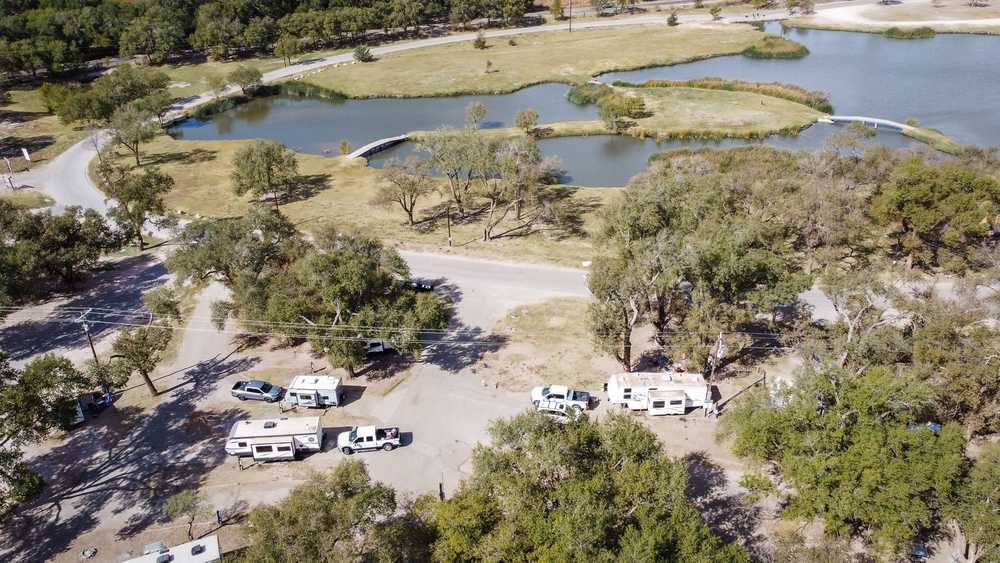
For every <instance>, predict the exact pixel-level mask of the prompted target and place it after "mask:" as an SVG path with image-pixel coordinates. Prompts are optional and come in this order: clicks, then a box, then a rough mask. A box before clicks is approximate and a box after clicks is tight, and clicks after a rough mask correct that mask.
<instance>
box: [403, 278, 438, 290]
mask: <svg viewBox="0 0 1000 563" xmlns="http://www.w3.org/2000/svg"><path fill="white" fill-rule="evenodd" d="M403 287H405V288H406V289H412V290H413V291H434V284H432V283H427V282H422V281H418V280H407V281H405V282H403Z"/></svg>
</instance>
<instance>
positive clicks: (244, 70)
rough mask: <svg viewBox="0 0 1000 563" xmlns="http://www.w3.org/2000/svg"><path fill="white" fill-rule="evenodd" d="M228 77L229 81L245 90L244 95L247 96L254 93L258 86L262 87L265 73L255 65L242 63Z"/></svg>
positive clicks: (241, 90) (242, 90)
mask: <svg viewBox="0 0 1000 563" xmlns="http://www.w3.org/2000/svg"><path fill="white" fill-rule="evenodd" d="M226 78H227V79H228V80H229V82H232V83H234V84H236V85H237V86H239V87H240V92H243V95H244V96H247V95H250V94H253V93H254V91H256V90H257V88H260V85H261V81H262V80H263V79H264V75H263V74H261V72H260V70H259V69H257V68H255V67H252V66H247V65H240V66H238V67H236V68H235V69H233V71H232V72H230V73H229V75H228V76H227V77H226Z"/></svg>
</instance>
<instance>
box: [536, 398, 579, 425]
mask: <svg viewBox="0 0 1000 563" xmlns="http://www.w3.org/2000/svg"><path fill="white" fill-rule="evenodd" d="M535 408H536V409H537V410H538V412H540V413H542V414H544V415H546V416H548V417H549V418H551V419H552V420H555V421H556V422H561V423H563V424H565V423H567V422H569V421H571V420H576V419H577V418H578V417H579V416H580V412H581V410H580V409H578V408H576V407H571V406H568V405H567V404H566V403H565V402H563V401H540V402H539V403H538V404H537V405H536V406H535Z"/></svg>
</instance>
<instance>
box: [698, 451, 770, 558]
mask: <svg viewBox="0 0 1000 563" xmlns="http://www.w3.org/2000/svg"><path fill="white" fill-rule="evenodd" d="M681 461H682V463H684V464H685V466H686V467H687V470H688V479H689V481H688V490H687V496H688V499H690V500H691V502H692V503H693V504H694V506H695V508H697V509H698V512H700V513H701V515H702V518H704V519H705V523H706V524H708V527H709V528H711V529H712V531H714V532H715V533H717V534H719V535H720V536H722V538H723V539H725V540H726V541H727V542H736V543H738V544H740V545H742V546H743V547H745V548H747V549H748V550H754V549H756V548H757V547H758V546H759V545H760V544H761V543H762V542H763V541H764V540H765V538H764V536H763V535H761V534H759V533H758V531H757V528H758V525H759V524H760V520H761V514H760V513H761V509H760V508H759V507H756V506H747V505H745V504H744V503H743V497H742V495H740V494H738V493H736V492H734V491H733V490H732V484H731V483H729V479H728V478H727V477H726V473H725V471H723V469H722V468H721V467H720V466H719V465H718V464H716V463H715V462H713V461H712V460H711V459H710V458H709V457H708V455H707V454H706V453H705V452H692V453H690V454H688V455H686V456H684V457H683V458H682V459H681Z"/></svg>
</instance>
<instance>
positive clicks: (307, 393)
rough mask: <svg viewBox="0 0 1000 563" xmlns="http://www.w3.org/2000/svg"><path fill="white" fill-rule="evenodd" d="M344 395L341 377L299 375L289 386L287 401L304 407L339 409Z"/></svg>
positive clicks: (286, 395) (286, 393) (286, 394)
mask: <svg viewBox="0 0 1000 563" xmlns="http://www.w3.org/2000/svg"><path fill="white" fill-rule="evenodd" d="M342 393H343V390H342V389H341V387H340V378H339V377H331V376H329V375H298V376H296V377H295V379H292V382H291V383H290V384H289V385H288V391H287V392H285V400H286V401H288V402H289V403H292V404H293V405H300V406H303V407H337V406H340V399H341V395H342Z"/></svg>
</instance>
